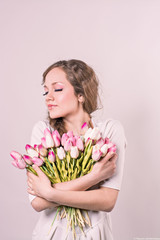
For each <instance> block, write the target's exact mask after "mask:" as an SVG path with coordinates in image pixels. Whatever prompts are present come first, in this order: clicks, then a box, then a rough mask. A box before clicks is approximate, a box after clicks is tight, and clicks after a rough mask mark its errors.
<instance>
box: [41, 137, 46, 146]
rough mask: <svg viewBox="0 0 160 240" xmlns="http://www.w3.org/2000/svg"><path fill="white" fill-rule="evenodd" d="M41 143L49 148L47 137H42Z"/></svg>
mask: <svg viewBox="0 0 160 240" xmlns="http://www.w3.org/2000/svg"><path fill="white" fill-rule="evenodd" d="M41 143H42V145H43V147H45V148H47V144H46V139H45V137H43V138H41Z"/></svg>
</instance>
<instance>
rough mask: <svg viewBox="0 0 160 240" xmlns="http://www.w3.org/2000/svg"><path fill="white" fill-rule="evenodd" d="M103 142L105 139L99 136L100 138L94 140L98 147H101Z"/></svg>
mask: <svg viewBox="0 0 160 240" xmlns="http://www.w3.org/2000/svg"><path fill="white" fill-rule="evenodd" d="M104 144H105V139H103V138H100V139H99V140H98V141H97V142H96V145H99V147H100V148H101V147H102V146H103V145H104Z"/></svg>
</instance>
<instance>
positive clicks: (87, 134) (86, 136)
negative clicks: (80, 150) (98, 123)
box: [84, 128, 92, 142]
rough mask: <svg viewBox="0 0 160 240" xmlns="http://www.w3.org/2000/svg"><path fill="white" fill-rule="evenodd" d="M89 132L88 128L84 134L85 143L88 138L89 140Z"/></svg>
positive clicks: (90, 129) (90, 130)
mask: <svg viewBox="0 0 160 240" xmlns="http://www.w3.org/2000/svg"><path fill="white" fill-rule="evenodd" d="M91 132H92V128H88V130H87V131H86V133H85V134H84V139H85V142H86V141H87V139H88V138H90V134H91Z"/></svg>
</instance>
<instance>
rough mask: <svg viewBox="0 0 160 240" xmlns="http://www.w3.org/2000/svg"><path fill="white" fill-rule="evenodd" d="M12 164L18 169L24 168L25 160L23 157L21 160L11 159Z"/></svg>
mask: <svg viewBox="0 0 160 240" xmlns="http://www.w3.org/2000/svg"><path fill="white" fill-rule="evenodd" d="M11 163H12V165H13V166H14V167H17V168H19V169H25V168H26V166H27V165H26V163H25V161H24V160H23V159H21V160H17V161H16V160H13V161H12V162H11Z"/></svg>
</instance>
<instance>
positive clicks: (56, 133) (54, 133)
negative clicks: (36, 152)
mask: <svg viewBox="0 0 160 240" xmlns="http://www.w3.org/2000/svg"><path fill="white" fill-rule="evenodd" d="M53 135H56V136H57V137H58V138H59V139H61V136H60V134H59V132H58V131H57V130H54V131H53V132H52V136H53Z"/></svg>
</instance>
